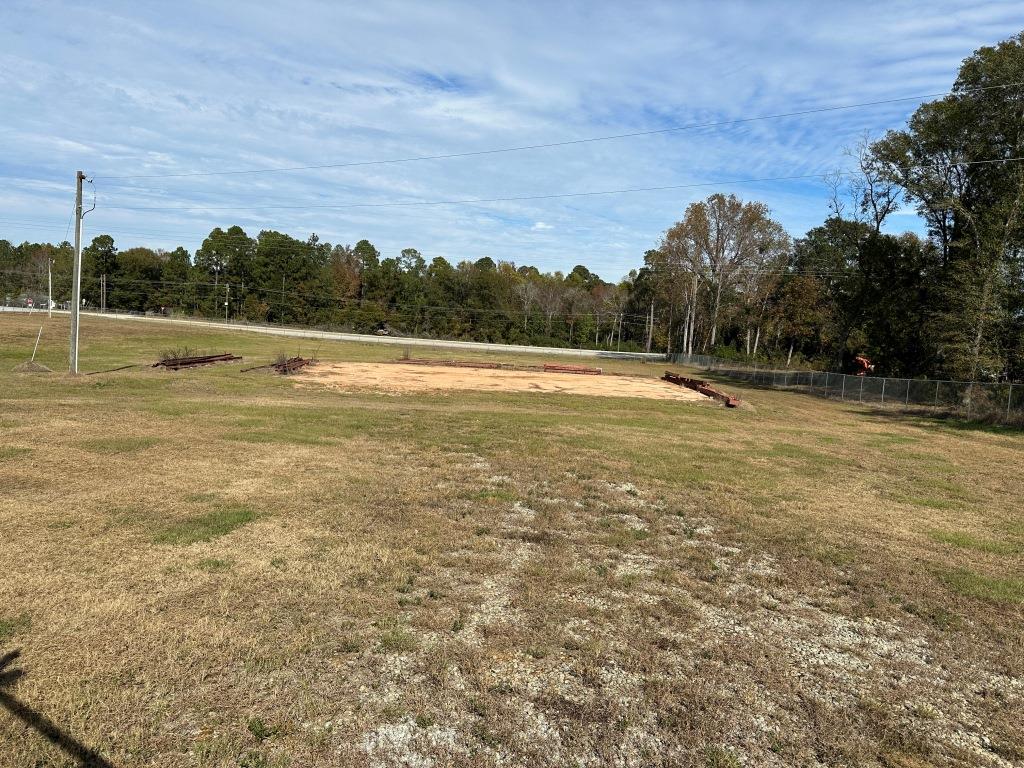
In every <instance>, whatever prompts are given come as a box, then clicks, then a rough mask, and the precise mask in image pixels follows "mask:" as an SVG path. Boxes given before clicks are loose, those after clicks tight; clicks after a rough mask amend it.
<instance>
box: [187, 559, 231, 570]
mask: <svg viewBox="0 0 1024 768" xmlns="http://www.w3.org/2000/svg"><path fill="white" fill-rule="evenodd" d="M196 565H197V566H198V567H199V568H200V569H202V570H204V571H229V570H231V561H230V560H223V559H221V558H219V557H206V558H203V559H202V560H200V561H199V562H198V563H196Z"/></svg>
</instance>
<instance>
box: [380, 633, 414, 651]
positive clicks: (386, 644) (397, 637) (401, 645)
mask: <svg viewBox="0 0 1024 768" xmlns="http://www.w3.org/2000/svg"><path fill="white" fill-rule="evenodd" d="M417 644H418V643H417V642H416V637H415V636H414V635H413V634H412V633H411V632H409V631H408V630H406V629H403V628H401V627H394V628H393V629H388V630H385V631H384V632H383V633H382V634H381V636H380V638H379V639H378V641H377V646H378V649H379V650H380V651H381V652H382V653H409V652H410V651H413V650H415V649H416V646H417Z"/></svg>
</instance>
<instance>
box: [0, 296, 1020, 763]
mask: <svg viewBox="0 0 1024 768" xmlns="http://www.w3.org/2000/svg"><path fill="white" fill-rule="evenodd" d="M39 323H40V320H38V319H37V318H30V317H26V316H3V315H0V530H2V536H0V564H2V579H0V653H3V652H9V651H14V650H19V651H20V656H19V657H18V658H17V659H16V660H14V661H13V662H11V663H10V664H9V665H8V670H9V669H11V668H13V667H16V668H17V669H20V670H21V671H22V673H23V674H22V676H21V677H20V678H18V679H16V680H14V678H13V676H11V677H10V678H7V679H2V678H0V680H2V681H3V684H4V685H5V687H4V688H3V690H2V691H0V694H2V696H0V704H3V705H4V708H3V709H0V765H3V766H63V765H76V764H78V763H77V761H76V759H75V758H73V757H71V756H69V755H68V753H67V752H66V751H64V750H62V749H60V748H58V747H56V746H54V745H52V744H51V743H49V742H48V741H47V740H46V739H45V738H44V737H43V736H42V735H40V733H39V728H38V727H30V726H27V725H26V724H25V719H26V718H29V719H31V715H25V708H31V710H32V712H34V713H36V714H35V717H36V722H37V726H38V722H39V721H38V718H40V717H45V718H47V719H48V720H49V721H50V722H52V724H53V725H54V727H56V728H59V729H60V731H61V732H63V733H64V734H66V735H67V736H68V737H69V738H73V739H74V740H76V741H77V742H80V743H81V744H84V745H86V746H88V747H89V748H90V749H94V750H96V751H97V752H98V753H99V754H101V755H102V756H103V757H104V758H105V759H106V760H108V761H109V762H110V763H111V764H113V765H117V766H161V767H164V766H171V767H174V766H244V767H246V768H260V767H269V766H281V767H283V766H348V765H380V766H392V765H394V766H416V767H420V766H430V765H436V766H447V765H459V766H463V765H464V766H476V765H484V766H487V765H494V766H498V765H503V766H509V765H513V766H519V765H522V766H546V765H551V766H555V765H580V766H598V765H622V766H690V765H692V766H708V767H713V766H740V765H748V766H773V765H776V766H792V765H830V766H831V765H865V766H868V765H888V766H907V767H908V768H909V767H910V766H929V765H936V766H940V765H941V766H948V765H964V766H967V765H970V766H976V765H984V766H1012V765H1021V764H1024V731H1022V729H1021V728H1020V724H1021V719H1020V713H1021V712H1022V711H1024V639H1022V638H1024V631H1022V630H1024V563H1022V553H1024V472H1022V467H1024V435H1022V434H1021V433H1020V432H1014V431H1008V430H999V429H992V428H986V429H980V428H973V427H971V426H969V425H964V424H961V423H957V422H945V423H943V422H939V421H930V420H926V419H924V418H921V417H909V416H905V415H901V414H896V413H893V412H886V411H877V410H868V409H863V408H859V407H857V406H855V405H843V404H839V403H834V402H826V401H823V400H819V399H814V398H810V397H806V396H803V395H799V394H794V393H785V392H772V391H764V390H759V389H752V388H749V389H745V388H743V387H741V386H739V385H736V384H734V383H729V382H725V383H723V386H724V387H725V388H726V389H728V390H730V391H734V392H735V393H736V394H738V395H739V396H740V397H741V398H743V400H744V401H745V405H744V407H743V408H741V409H738V410H734V411H727V410H725V409H722V408H720V407H715V406H711V405H705V404H689V403H676V402H671V401H655V400H634V399H617V398H589V399H588V398H580V397H571V396H565V395H550V394H493V393H473V392H457V393H451V394H442V395H437V394H431V395H429V396H426V395H404V396H396V395H385V394H381V393H376V392H373V391H356V392H350V393H343V392H337V391H327V390H322V389H318V388H315V387H308V386H298V385H296V383H295V382H294V381H293V380H292V379H285V378H283V377H277V376H272V375H268V374H262V373H258V372H253V373H247V374H240V373H239V369H240V368H242V367H245V366H247V365H256V364H259V363H262V362H269V361H270V360H272V359H273V358H274V357H275V356H276V355H277V354H279V353H282V352H284V353H288V354H294V353H296V352H298V351H300V350H299V342H298V341H297V340H283V339H275V338H271V337H261V336H257V335H249V334H237V333H230V332H225V333H216V332H202V333H196V332H189V331H186V330H182V329H180V328H163V327H161V326H158V325H149V324H141V323H115V322H111V321H107V320H103V319H98V318H87V319H85V321H84V327H83V337H82V338H83V350H82V367H83V369H84V370H87V371H88V370H99V369H103V368H112V367H115V366H118V365H126V364H129V363H139V362H150V361H153V360H155V359H156V357H157V355H158V353H159V352H160V351H161V350H165V349H170V348H180V347H183V346H186V345H187V346H189V347H192V348H198V349H201V350H204V351H210V352H219V351H232V352H235V353H237V354H241V355H244V356H245V358H246V359H245V361H244V362H242V363H237V364H229V365H222V366H217V367H212V368H206V369H196V370H190V371H181V372H177V373H171V372H165V371H157V370H153V369H151V368H146V367H140V368H136V369H131V370H127V371H122V372H118V373H110V374H102V375H97V376H81V377H78V378H76V379H70V378H68V377H67V376H66V375H65V374H64V373H62V371H63V370H65V363H64V359H65V356H66V341H65V339H66V334H67V326H66V321H63V320H57V319H56V318H55V319H54V320H52V321H48V322H47V323H46V327H45V329H44V332H43V341H42V344H41V353H40V359H41V360H42V362H43V363H45V364H47V365H49V366H50V367H51V368H53V369H54V370H55V371H57V372H56V373H51V374H18V373H12V372H11V369H12V368H13V367H14V366H15V365H17V364H18V363H21V362H23V361H24V360H25V359H27V358H28V356H29V354H30V353H31V348H32V343H33V341H34V340H35V334H36V331H37V330H38V327H39ZM314 346H315V343H313V342H302V349H301V351H302V352H303V353H307V354H308V353H309V352H312V349H313V347H314ZM399 353H400V350H397V349H394V348H385V347H375V346H372V345H365V346H364V345H354V344H338V343H335V344H327V343H325V344H322V345H320V348H319V356H320V357H321V358H322V359H325V360H336V361H343V360H363V361H372V360H387V359H392V358H394V356H395V355H396V354H399ZM448 356H452V355H451V353H448ZM459 356H460V357H466V356H467V355H462V354H460V355H459ZM475 356H476V357H487V356H486V355H475ZM606 367H611V368H613V369H615V370H618V371H622V372H633V373H637V374H639V375H644V376H658V375H660V373H661V372H662V370H663V367H662V366H656V365H642V364H639V363H612V364H610V365H607V366H606ZM19 706H20V707H21V709H18V707H19ZM12 710H18V711H19V712H21V713H22V716H20V717H15V716H14V715H13V714H11V711H12Z"/></svg>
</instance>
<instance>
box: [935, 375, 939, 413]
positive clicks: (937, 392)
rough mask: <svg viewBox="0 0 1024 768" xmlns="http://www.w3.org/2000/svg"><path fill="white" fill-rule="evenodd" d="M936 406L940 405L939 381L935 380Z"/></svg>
mask: <svg viewBox="0 0 1024 768" xmlns="http://www.w3.org/2000/svg"><path fill="white" fill-rule="evenodd" d="M935 407H936V408H938V407H939V382H937V381H936V382H935Z"/></svg>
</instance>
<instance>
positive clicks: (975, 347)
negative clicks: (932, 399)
mask: <svg viewBox="0 0 1024 768" xmlns="http://www.w3.org/2000/svg"><path fill="white" fill-rule="evenodd" d="M991 285H992V274H991V273H989V276H988V277H986V278H985V286H984V287H983V288H982V290H981V306H980V307H979V308H978V327H977V329H976V330H975V332H974V343H973V344H972V345H971V381H974V380H975V379H977V378H978V363H979V362H980V359H981V340H982V338H984V332H985V314H986V313H987V312H988V296H989V293H990V290H991Z"/></svg>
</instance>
